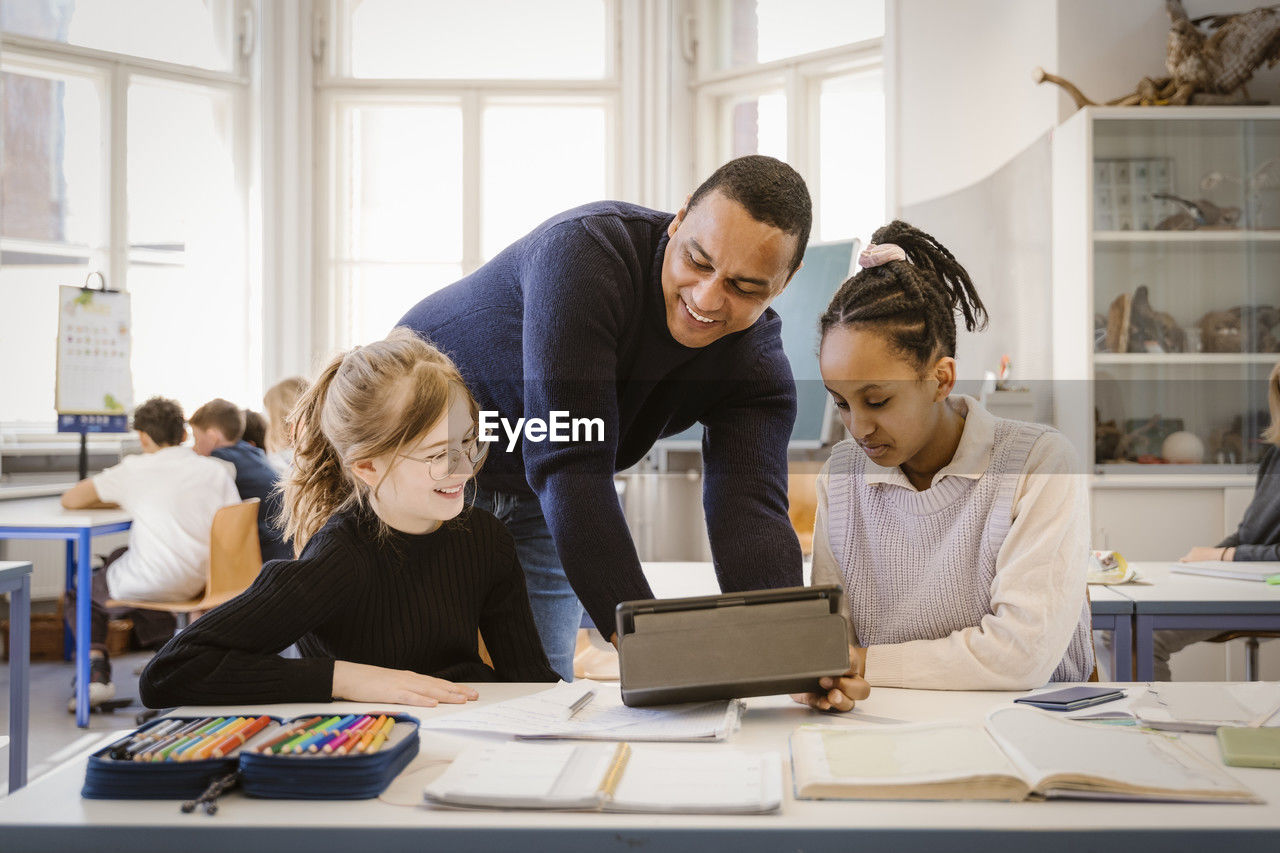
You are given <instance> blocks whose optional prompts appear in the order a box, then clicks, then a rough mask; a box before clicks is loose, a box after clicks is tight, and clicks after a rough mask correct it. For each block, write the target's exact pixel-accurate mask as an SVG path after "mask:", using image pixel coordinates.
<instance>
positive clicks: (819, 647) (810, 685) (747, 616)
mask: <svg viewBox="0 0 1280 853" xmlns="http://www.w3.org/2000/svg"><path fill="white" fill-rule="evenodd" d="M842 594H843V593H842V592H841V590H840V587H838V586H817V587H790V588H787V589H771V590H757V591H753V592H735V593H726V594H724V595H709V596H698V597H695V598H668V599H658V600H651V601H624V602H622V603H621V604H619V605H618V607H617V610H616V616H617V623H618V624H617V628H618V652H619V665H620V670H621V676H622V701H623V702H625V703H626V704H627V705H630V706H632V707H641V706H645V705H663V704H672V703H677V702H695V701H700V700H709V699H736V698H741V697H744V696H769V695H773V694H777V693H800V692H808V691H812V690H817V689H818V679H819V678H821V677H823V676H835V675H841V674H843V673H845V672H847V671H848V670H849V628H848V623H847V622H846V621H845V619H844V617H843V616H841V615H840V610H839V605H840V596H841V595H842Z"/></svg>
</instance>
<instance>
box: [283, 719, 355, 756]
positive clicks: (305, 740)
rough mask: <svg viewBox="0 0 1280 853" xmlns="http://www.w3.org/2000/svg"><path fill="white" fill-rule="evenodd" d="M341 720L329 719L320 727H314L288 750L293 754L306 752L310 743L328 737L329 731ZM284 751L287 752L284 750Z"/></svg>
mask: <svg viewBox="0 0 1280 853" xmlns="http://www.w3.org/2000/svg"><path fill="white" fill-rule="evenodd" d="M341 719H342V717H330V718H329V719H327V720H325V721H324V722H323V723H321V724H320V725H318V726H316V727H315V728H314V729H311V730H310V731H309V732H308V733H307V735H306V736H305V737H302V738H300V739H298V740H297V741H295V742H294V743H293V744H292V746H291V747H290V749H291V750H292V751H293V752H294V753H299V752H306V751H307V747H308V746H310V745H311V744H312V743H314V742H316V741H320V740H323V739H324V738H325V737H326V736H327V735H328V732H329V730H330V729H332V728H333V727H334V726H335V725H337V723H338V721H339V720H341ZM285 751H288V750H285Z"/></svg>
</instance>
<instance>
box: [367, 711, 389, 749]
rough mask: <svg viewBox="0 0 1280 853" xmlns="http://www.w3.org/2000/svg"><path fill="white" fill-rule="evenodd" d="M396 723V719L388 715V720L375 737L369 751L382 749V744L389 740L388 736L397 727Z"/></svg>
mask: <svg viewBox="0 0 1280 853" xmlns="http://www.w3.org/2000/svg"><path fill="white" fill-rule="evenodd" d="M395 724H396V721H395V720H394V719H393V718H391V717H387V721H386V722H385V723H383V724H382V728H381V729H380V730H379V731H378V734H377V735H376V736H375V737H374V739H373V742H372V743H370V744H369V749H368V750H367V751H368V752H377V751H378V750H380V749H382V745H383V744H384V743H386V742H387V737H388V736H389V735H390V734H391V730H392V729H393V728H395Z"/></svg>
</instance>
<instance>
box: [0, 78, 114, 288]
mask: <svg viewBox="0 0 1280 853" xmlns="http://www.w3.org/2000/svg"><path fill="white" fill-rule="evenodd" d="M0 84H2V85H3V87H4V88H3V105H4V118H3V121H4V125H3V127H4V148H3V161H2V162H3V169H0V235H2V236H4V237H6V238H9V239H19V240H37V241H47V242H49V243H64V244H65V243H70V244H75V245H81V246H100V245H102V241H103V238H104V233H103V232H104V230H105V229H104V220H105V214H106V207H105V204H104V201H103V199H104V196H105V192H104V190H105V183H106V180H105V174H106V171H105V170H106V155H105V153H104V151H103V144H102V142H103V141H102V103H101V95H100V90H99V86H100V83H99V81H98V80H95V79H92V78H88V77H74V76H61V77H43V76H41V77H37V76H34V75H28V74H22V73H4V74H0ZM10 248H12V247H10ZM0 260H3V261H5V262H8V263H15V262H19V259H15V258H13V257H12V256H10V257H9V258H6V259H0ZM27 260H32V259H30V258H28V259H27Z"/></svg>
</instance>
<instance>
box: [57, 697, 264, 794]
mask: <svg viewBox="0 0 1280 853" xmlns="http://www.w3.org/2000/svg"><path fill="white" fill-rule="evenodd" d="M197 719H200V718H197V717H162V718H160V719H156V720H152V721H151V722H150V723H148V724H147V725H145V726H142V727H140V728H138V729H135V730H134V731H132V732H130V733H129V734H128V735H126V736H124V737H123V738H120V739H119V740H116V741H113V742H112V743H110V744H108V745H107V746H104V747H103V748H102V749H99V750H98V751H97V752H95V753H93V754H92V755H90V756H89V762H88V767H87V769H86V770H85V777H84V787H83V788H82V789H81V791H80V795H81V796H82V797H86V798H88V799H92V800H187V799H192V798H194V797H198V796H200V794H201V793H203V792H204V791H205V789H207V788H208V787H209V785H210V784H212V783H213V782H214V781H215V780H216V779H219V778H221V777H223V776H226V775H227V774H229V773H233V772H235V770H236V767H237V766H238V764H239V762H240V754H241V752H242V751H243V750H244V749H245V748H252V746H253V745H254V744H255V743H257V742H261V741H262V740H263V739H264V738H270V737H271V736H272V735H273V733H275V732H277V731H279V728H280V720H279V719H278V718H275V717H272V718H271V720H270V722H269V723H268V724H267V726H266V728H264V729H263V730H262V731H260V732H259V733H257V734H256V735H254V736H253V737H252V738H250V739H249V741H248V742H247V743H246V744H245V745H244V746H241V747H238V748H237V749H235V750H233V751H231V752H230V753H228V754H227V755H225V756H223V757H221V758H207V759H203V760H199V761H137V760H134V759H133V758H130V757H127V756H125V755H122V753H121V751H122V750H123V749H124V748H125V747H126V746H128V745H129V744H131V743H132V742H134V741H135V739H136V738H138V737H139V736H144V735H147V734H148V733H151V732H156V731H159V730H161V728H162V727H165V726H172V725H173V723H174V722H175V720H176V721H179V722H182V723H194V722H196V720H197Z"/></svg>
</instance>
